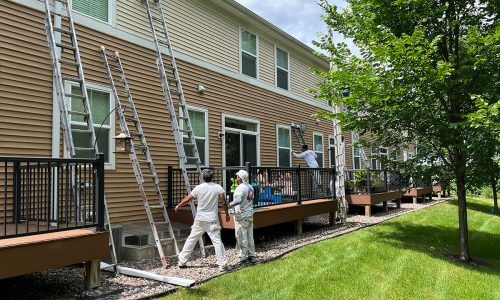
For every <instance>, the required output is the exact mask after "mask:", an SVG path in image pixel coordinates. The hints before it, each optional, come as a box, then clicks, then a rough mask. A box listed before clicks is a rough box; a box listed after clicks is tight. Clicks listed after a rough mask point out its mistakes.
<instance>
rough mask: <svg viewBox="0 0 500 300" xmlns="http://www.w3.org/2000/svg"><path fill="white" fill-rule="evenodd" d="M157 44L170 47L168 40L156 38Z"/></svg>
mask: <svg viewBox="0 0 500 300" xmlns="http://www.w3.org/2000/svg"><path fill="white" fill-rule="evenodd" d="M158 44H161V45H164V46H166V47H167V48H170V43H169V42H164V41H160V40H158Z"/></svg>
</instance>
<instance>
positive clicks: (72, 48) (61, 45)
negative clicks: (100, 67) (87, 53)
mask: <svg viewBox="0 0 500 300" xmlns="http://www.w3.org/2000/svg"><path fill="white" fill-rule="evenodd" d="M56 46H57V47H60V48H64V49H69V50H75V47H73V45H67V44H61V43H56Z"/></svg>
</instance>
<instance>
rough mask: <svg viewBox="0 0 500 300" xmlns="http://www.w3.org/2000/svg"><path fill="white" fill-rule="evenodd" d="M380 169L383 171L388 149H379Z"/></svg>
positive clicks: (387, 157)
mask: <svg viewBox="0 0 500 300" xmlns="http://www.w3.org/2000/svg"><path fill="white" fill-rule="evenodd" d="M379 154H380V169H382V170H383V169H385V161H387V160H388V159H389V149H388V148H387V147H380V149H379Z"/></svg>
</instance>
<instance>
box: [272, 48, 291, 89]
mask: <svg viewBox="0 0 500 300" xmlns="http://www.w3.org/2000/svg"><path fill="white" fill-rule="evenodd" d="M278 49H280V50H281V51H283V52H286V54H287V55H286V58H287V60H288V62H287V65H288V69H283V68H282V67H280V66H278ZM274 67H275V72H274V73H275V74H274V85H275V86H276V87H277V88H280V89H282V90H285V91H289V90H290V52H289V51H286V50H284V49H283V48H282V47H278V46H276V45H274ZM278 68H279V69H281V70H283V71H286V74H287V87H288V89H284V88H282V87H279V86H278V70H277V69H278Z"/></svg>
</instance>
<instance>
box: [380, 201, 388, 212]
mask: <svg viewBox="0 0 500 300" xmlns="http://www.w3.org/2000/svg"><path fill="white" fill-rule="evenodd" d="M382 207H383V208H384V211H388V210H389V209H388V207H387V201H384V202H382Z"/></svg>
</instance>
